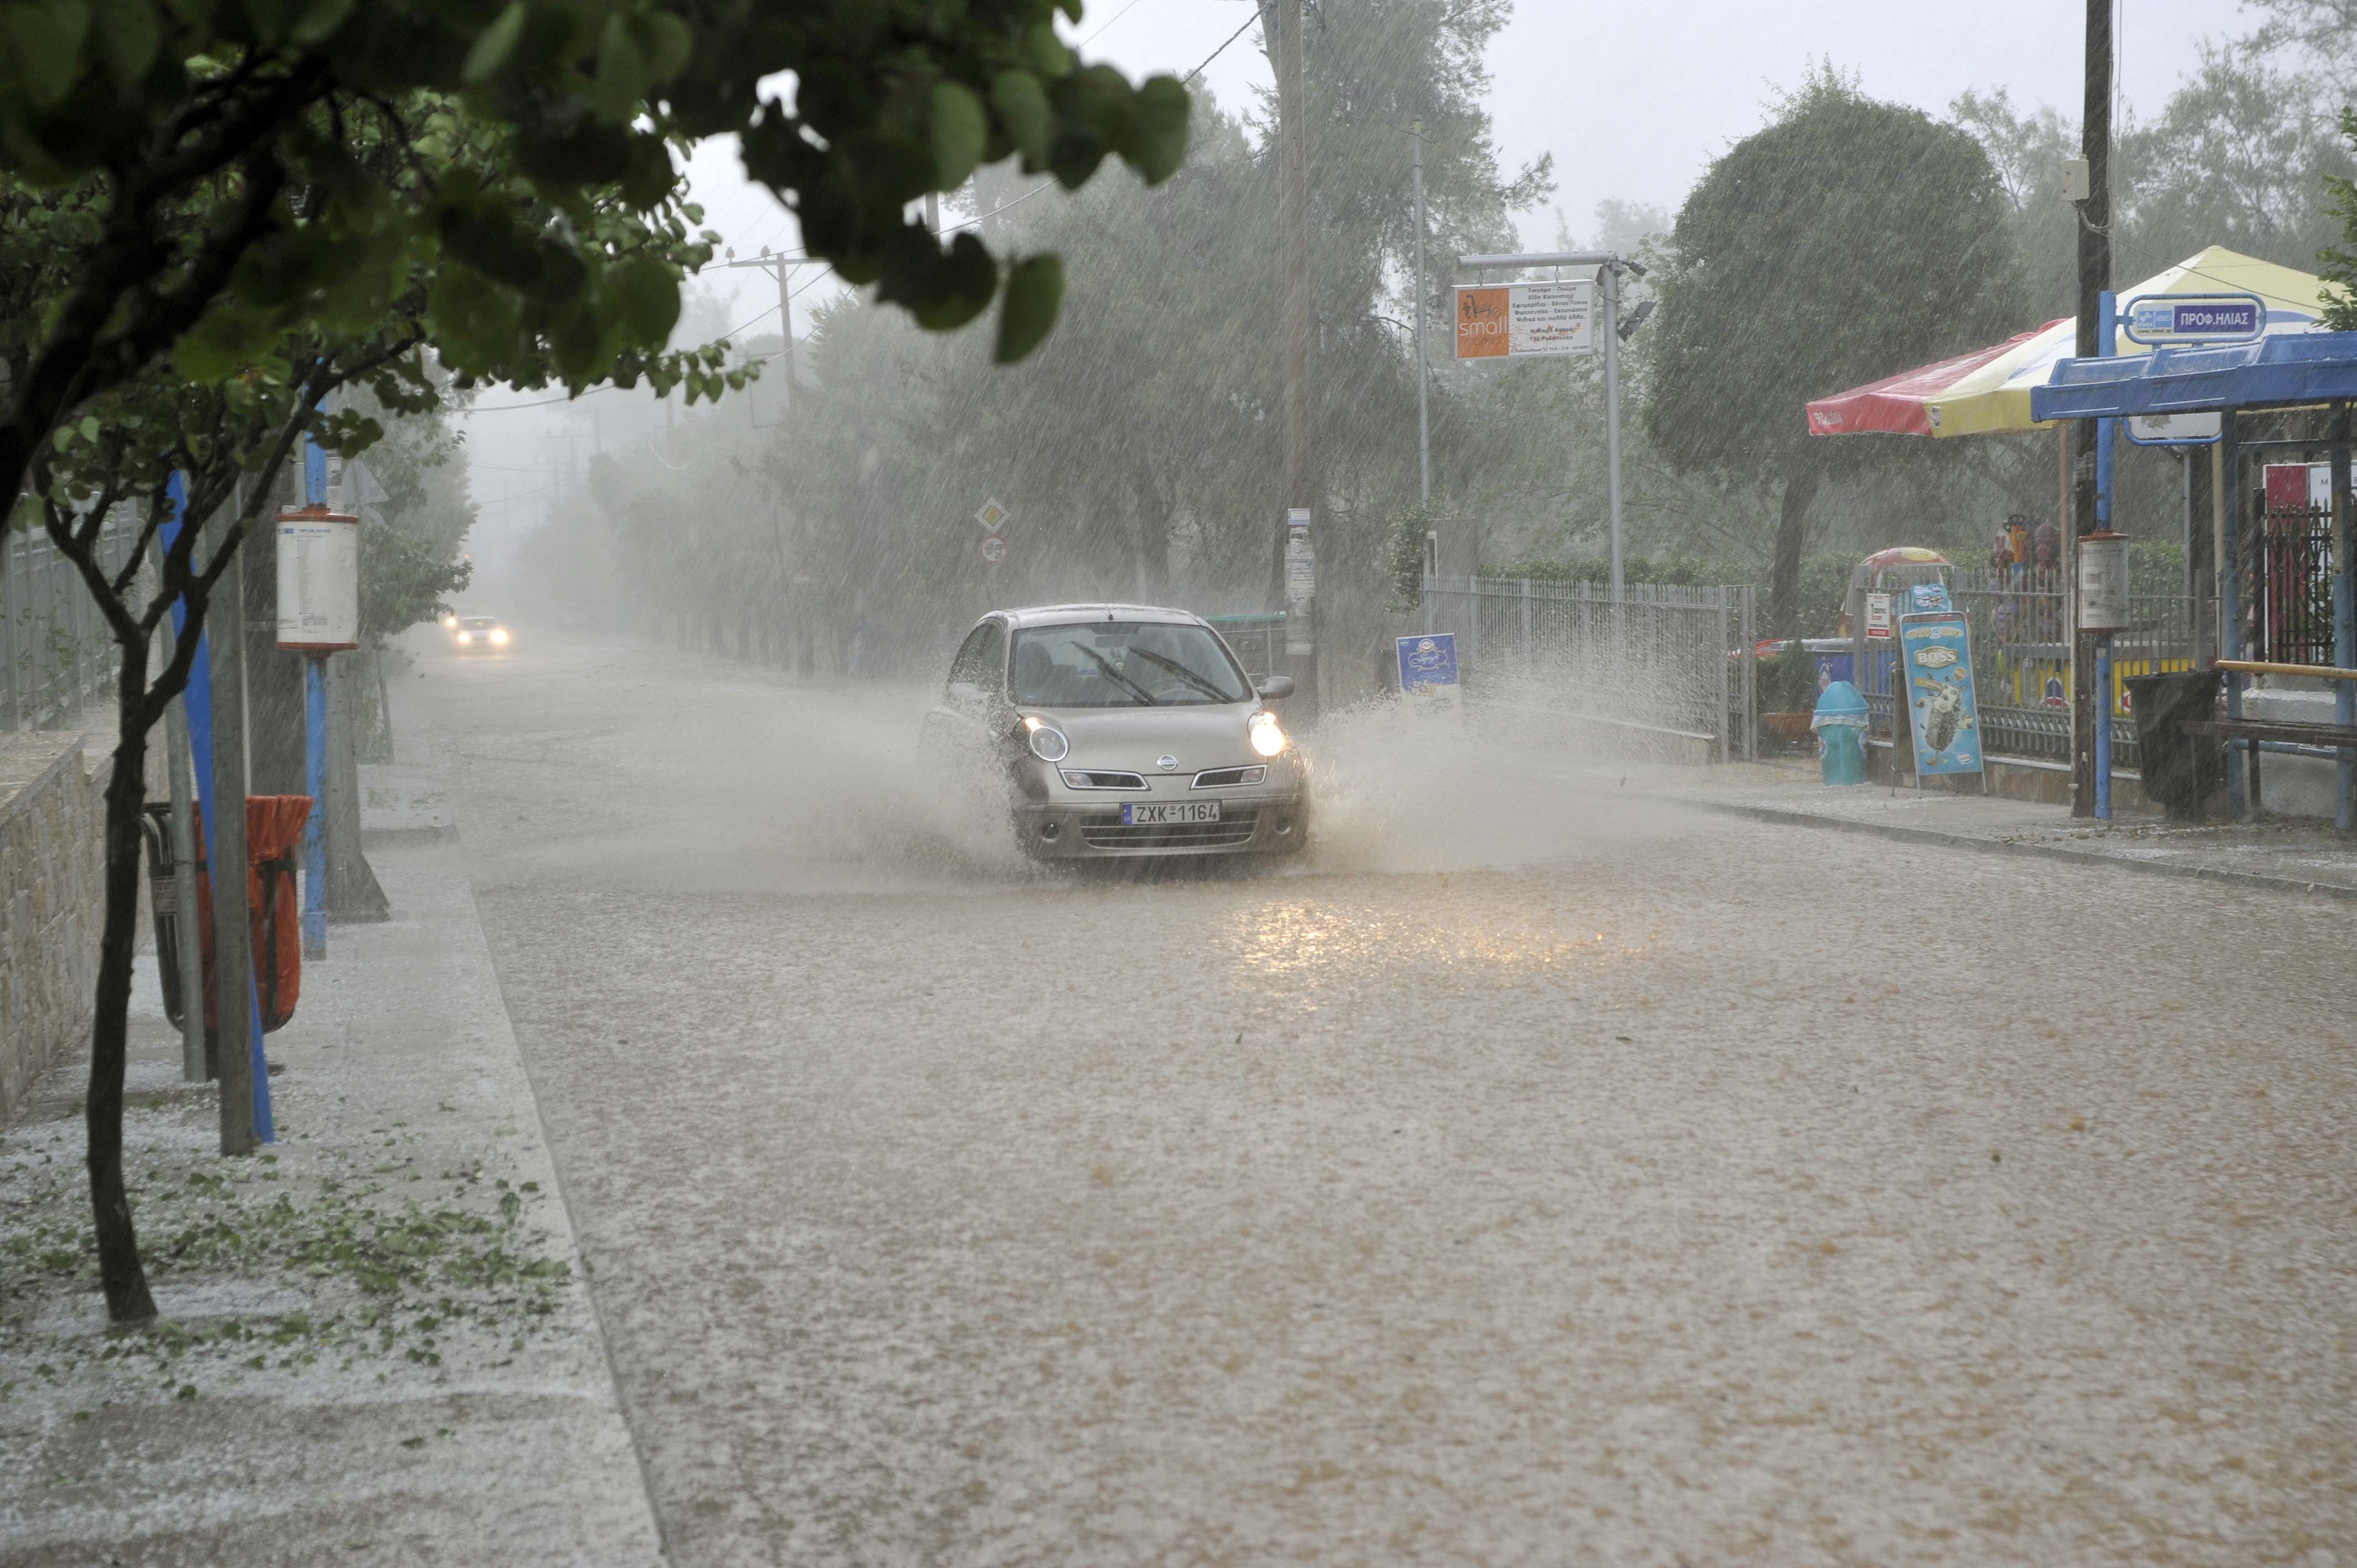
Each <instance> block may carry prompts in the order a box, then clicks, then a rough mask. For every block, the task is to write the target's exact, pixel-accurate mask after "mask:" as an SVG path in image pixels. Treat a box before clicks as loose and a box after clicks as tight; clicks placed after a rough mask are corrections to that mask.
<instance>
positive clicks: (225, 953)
mask: <svg viewBox="0 0 2357 1568" xmlns="http://www.w3.org/2000/svg"><path fill="white" fill-rule="evenodd" d="M244 500H245V487H244V486H243V485H240V486H239V487H238V491H237V499H236V500H235V501H233V502H231V516H230V517H229V518H228V519H227V520H226V521H224V522H222V523H220V524H218V525H215V526H211V527H208V529H207V530H206V532H209V533H210V534H212V536H213V549H214V551H215V552H219V551H221V550H226V549H230V548H231V547H232V546H233V544H234V541H233V540H232V539H231V537H229V536H230V535H231V534H233V533H234V532H236V530H237V529H238V527H239V525H240V523H241V521H242V518H243V514H244V510H245V508H244V504H243V503H244ZM206 619H207V621H208V623H209V624H208V627H207V630H206V639H207V640H208V641H209V642H210V645H211V649H210V651H211V663H212V671H211V675H212V692H211V698H212V754H213V755H212V775H213V777H212V785H213V812H212V818H211V820H210V822H208V823H207V824H206V825H207V826H209V827H210V828H211V829H212V833H211V838H212V848H211V852H210V854H207V855H206V856H205V864H206V867H207V869H208V870H209V871H210V874H211V875H210V880H211V885H212V895H213V1022H214V1027H213V1038H214V1041H215V1045H214V1050H213V1071H214V1075H215V1076H216V1077H217V1078H219V1079H220V1080H221V1153H222V1154H224V1155H245V1154H251V1153H253V1147H254V1144H256V1143H257V1142H258V1141H259V1140H258V1139H257V1137H256V1135H255V1134H256V1129H255V1126H254V1114H253V1109H254V1106H253V1100H254V1087H253V1058H254V1053H255V1051H256V1049H257V1047H259V1046H260V1044H261V1042H260V1040H258V1039H257V1038H256V1037H255V1036H254V1035H253V1015H254V1004H253V916H252V913H251V911H250V909H249V908H248V901H247V897H246V884H245V878H246V853H245V553H244V552H242V551H240V552H238V553H237V555H236V556H235V557H234V558H233V559H231V562H230V564H229V567H228V569H227V570H226V571H224V572H223V573H222V574H221V578H220V580H219V581H218V582H216V583H215V584H214V585H213V591H212V603H211V607H210V613H209V614H208V615H207V617H206ZM204 1004H205V999H204V997H203V995H202V994H199V995H197V996H194V997H191V998H189V999H188V1005H190V1006H193V1007H195V1008H197V1009H198V1010H199V1011H200V1012H201V1011H202V1010H203V1008H204Z"/></svg>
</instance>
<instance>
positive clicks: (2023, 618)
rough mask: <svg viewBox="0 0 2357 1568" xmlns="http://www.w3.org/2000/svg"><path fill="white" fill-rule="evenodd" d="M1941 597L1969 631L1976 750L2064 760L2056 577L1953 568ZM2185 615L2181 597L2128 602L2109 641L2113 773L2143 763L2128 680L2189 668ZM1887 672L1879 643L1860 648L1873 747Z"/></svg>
mask: <svg viewBox="0 0 2357 1568" xmlns="http://www.w3.org/2000/svg"><path fill="white" fill-rule="evenodd" d="M1949 591H1950V593H1951V595H1952V596H1953V599H1954V602H1955V606H1956V607H1957V608H1958V609H1960V610H1962V611H1963V612H1964V617H1965V619H1966V620H1967V621H1968V622H1969V623H1970V625H1971V627H1972V640H1973V689H1974V693H1975V696H1976V698H1977V699H1978V702H1979V705H1980V720H1981V736H1982V739H1981V744H1982V746H1983V747H1984V748H1985V749H1986V751H1987V752H1988V753H1989V755H1991V756H1992V757H2032V758H2037V759H2040V760H2044V761H2051V762H2068V761H2070V759H2071V637H2070V630H2069V625H2070V622H2069V615H2068V605H2067V604H2066V602H2065V594H2066V592H2067V586H2066V585H2065V583H2064V580H2063V575H2062V574H2061V572H2059V571H2047V572H2033V571H2026V570H2025V571H2007V570H2004V569H2001V568H1993V567H1960V568H1957V569H1956V570H1955V571H1954V572H1953V574H1952V577H1951V584H1950V590H1949ZM2194 615H2195V603H2194V601H2193V600H2192V599H2190V598H2188V597H2186V596H2184V595H2181V594H2134V595H2131V596H2129V599H2128V619H2129V622H2130V625H2129V627H2128V629H2127V630H2126V631H2123V632H2120V633H2118V634H2117V635H2115V637H2114V638H2113V639H2112V690H2111V693H2110V697H2111V701H2110V709H2111V725H2112V758H2113V765H2114V766H2115V767H2117V768H2139V767H2141V766H2142V764H2143V758H2142V755H2141V753H2140V752H2139V751H2138V749H2137V746H2136V718H2135V715H2134V714H2133V713H2131V712H2130V709H2129V703H2128V689H2127V680H2128V677H2129V676H2131V675H2151V674H2158V673H2160V672H2162V671H2169V670H2190V669H2192V668H2193V658H2194V637H2193V627H2194ZM1895 668H1896V659H1895V656H1894V655H1893V654H1892V652H1891V651H1890V645H1889V643H1887V642H1885V643H1878V644H1872V645H1869V649H1868V653H1867V671H1866V680H1865V681H1864V682H1862V685H1863V689H1864V691H1865V693H1866V700H1867V711H1868V713H1869V714H1870V715H1871V733H1872V734H1873V735H1874V736H1876V737H1877V738H1878V739H1883V740H1888V739H1889V738H1891V736H1893V734H1894V733H1895V725H1894V722H1893V721H1894V718H1895V714H1894V713H1893V711H1892V706H1891V696H1890V691H1891V680H1892V675H1893V673H1894V671H1895Z"/></svg>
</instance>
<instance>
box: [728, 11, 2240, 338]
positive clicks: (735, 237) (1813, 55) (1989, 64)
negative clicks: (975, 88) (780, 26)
mask: <svg viewBox="0 0 2357 1568" xmlns="http://www.w3.org/2000/svg"><path fill="white" fill-rule="evenodd" d="M2122 5H2123V14H2122V16H2121V25H2120V48H2119V61H2120V91H2121V96H2122V98H2123V99H2124V101H2125V104H2126V110H2127V112H2128V113H2130V114H2131V115H2140V116H2146V117H2149V116H2150V115H2152V114H2153V113H2158V110H2159V107H2160V105H2161V104H2162V102H2164V101H2165V100H2166V99H2167V98H2168V96H2169V92H2170V91H2171V90H2172V89H2174V88H2175V87H2176V86H2177V85H2178V83H2179V81H2181V80H2182V79H2183V78H2184V77H2185V75H2186V74H2187V73H2188V72H2189V71H2190V70H2192V69H2193V68H2194V67H2195V66H2196V65H2197V64H2198V62H2199V58H2200V48H2201V41H2202V40H2203V39H2204V38H2212V39H2215V38H2233V37H2237V36H2240V35H2241V34H2243V33H2245V32H2247V31H2248V30H2250V28H2251V27H2252V26H2253V25H2254V23H2253V20H2252V18H2251V17H2250V16H2248V15H2247V14H2245V13H2244V11H2243V9H2242V7H2241V6H2240V5H2238V4H2237V0H2122ZM1252 14H1253V13H1252V4H1251V0H1089V3H1088V9H1087V11H1086V13H1085V14H1084V16H1082V21H1081V24H1080V26H1079V27H1077V28H1074V29H1072V36H1075V37H1077V38H1080V39H1082V40H1084V41H1085V47H1084V53H1085V54H1087V55H1088V56H1089V57H1090V58H1092V59H1107V60H1110V61H1112V62H1113V63H1114V64H1115V65H1118V66H1120V67H1121V68H1122V69H1123V70H1125V71H1127V72H1128V73H1129V74H1130V75H1131V76H1132V77H1136V76H1142V75H1145V74H1146V73H1149V72H1153V71H1171V72H1174V73H1177V72H1184V71H1187V70H1192V69H1193V68H1194V67H1195V66H1197V65H1198V64H1200V63H1201V61H1202V60H1203V59H1204V57H1206V56H1207V55H1210V54H1211V52H1212V51H1213V50H1214V49H1216V48H1219V47H1220V44H1221V41H1222V39H1224V38H1227V37H1228V36H1229V35H1230V34H1232V33H1233V32H1234V31H1235V30H1236V28H1237V27H1239V26H1242V25H1243V24H1245V23H1246V22H1248V21H1249V20H1250V18H1251V16H1252ZM2084 16H2085V13H2084V10H2083V7H2082V6H2080V5H2077V4H2074V3H2073V0H1975V4H1973V5H1969V6H1957V7H1950V6H1934V5H1926V4H1924V3H1923V0H1656V3H1655V4H1652V5H1622V4H1614V5H1607V4H1597V3H1590V0H1521V4H1519V5H1517V6H1516V7H1515V11H1514V16H1513V19H1512V21H1511V22H1509V23H1508V24H1507V26H1506V27H1505V28H1504V30H1503V31H1501V33H1500V34H1499V35H1498V37H1497V38H1496V39H1495V40H1494V41H1493V42H1492V44H1491V48H1490V69H1491V78H1492V80H1491V101H1490V113H1491V117H1492V119H1493V121H1494V124H1495V127H1496V135H1497V142H1498V150H1499V154H1500V156H1501V162H1502V163H1504V164H1505V165H1506V166H1507V167H1508V169H1509V170H1510V171H1511V169H1512V168H1514V167H1517V166H1521V165H1522V164H1524V163H1527V162H1528V161H1530V160H1531V159H1534V158H1536V157H1538V156H1542V155H1544V154H1546V153H1553V154H1554V155H1555V175H1556V197H1555V203H1553V204H1551V206H1550V208H1548V209H1542V210H1540V211H1537V212H1534V213H1531V214H1527V215H1525V217H1524V218H1523V239H1524V240H1525V242H1529V243H1531V244H1534V245H1537V244H1548V243H1551V242H1553V240H1554V237H1555V214H1554V212H1553V210H1552V206H1554V205H1559V206H1560V207H1561V208H1562V209H1563V211H1564V213H1565V215H1566V219H1567V220H1568V221H1569V223H1570V226H1571V231H1572V233H1573V235H1574V236H1575V237H1576V238H1579V239H1581V240H1583V241H1585V240H1589V239H1592V238H1593V237H1594V236H1593V233H1592V229H1593V219H1592V214H1593V213H1594V211H1595V208H1596V204H1597V203H1598V201H1601V200H1604V199H1607V198H1618V199H1621V200H1630V201H1641V202H1647V203H1651V204H1652V205H1654V206H1658V207H1662V208H1665V209H1670V210H1673V211H1674V210H1675V209H1676V208H1677V205H1678V203H1679V202H1680V201H1681V200H1682V199H1684V196H1685V193H1686V191H1687V189H1688V188H1691V187H1692V186H1693V184H1694V182H1695V179H1696V178H1697V177H1699V176H1700V175H1701V173H1702V171H1703V170H1704V168H1705V167H1706V166H1708V164H1709V163H1710V160H1711V159H1712V158H1713V157H1715V156H1717V155H1718V154H1719V153H1721V152H1723V151H1725V150H1726V148H1727V146H1728V145H1729V144H1731V143H1733V142H1736V141H1738V140H1740V139H1741V138H1742V137H1743V136H1745V135H1747V134H1749V133H1750V132H1752V131H1754V130H1757V129H1758V128H1759V127H1760V123H1761V120H1762V118H1763V116H1764V114H1765V112H1766V105H1767V104H1768V102H1769V101H1770V97H1771V95H1772V94H1773V93H1774V91H1776V90H1777V89H1779V88H1788V87H1792V86H1793V85H1795V84H1797V83H1798V82H1799V81H1801V80H1802V79H1803V76H1805V75H1806V74H1807V71H1808V69H1809V63H1810V61H1811V60H1813V59H1818V58H1821V57H1822V58H1826V59H1831V60H1832V61H1833V62H1834V64H1835V66H1837V67H1839V68H1841V69H1842V70H1845V71H1854V72H1856V73H1857V76H1858V78H1859V80H1860V82H1861V84H1862V85H1863V87H1864V88H1865V90H1866V91H1867V92H1868V93H1870V94H1872V95H1873V96H1875V97H1878V98H1887V99H1893V100H1896V101H1898V102H1904V103H1912V104H1916V105H1918V106H1920V107H1921V108H1924V109H1927V110H1930V111H1931V112H1932V113H1945V112H1946V110H1947V107H1948V104H1949V102H1951V101H1952V100H1953V99H1954V97H1955V96H1956V95H1957V94H1958V93H1959V92H1962V91H1964V89H1966V88H1969V87H1978V88H1991V87H2000V86H2001V87H2007V88H2010V89H2011V90H2012V91H2013V95H2014V98H2015V101H2016V102H2018V103H2020V104H2022V105H2023V106H2024V107H2029V106H2034V105H2036V104H2040V103H2050V104H2053V105H2054V106H2056V107H2057V108H2060V109H2061V110H2062V111H2063V112H2064V113H2065V114H2067V115H2068V116H2069V117H2070V118H2071V119H2072V120H2074V121H2075V120H2076V119H2077V118H2078V110H2079V102H2080V95H2081V89H2080V81H2081V77H2082V71H2083V65H2084V52H2083V50H2084V34H2083V29H2084ZM1259 41H1260V31H1259V28H1258V27H1256V26H1253V27H1245V30H1244V33H1243V37H1242V38H1237V39H1236V40H1235V42H1234V43H1232V44H1231V45H1230V46H1229V47H1228V48H1227V49H1226V51H1225V52H1224V53H1222V55H1221V56H1220V57H1219V59H1217V60H1215V61H1213V63H1212V64H1211V69H1210V70H1207V71H1205V72H1204V80H1205V81H1207V82H1208V83H1209V84H1210V85H1211V89H1212V91H1215V92H1216V93H1218V95H1219V97H1220V100H1221V102H1223V103H1225V104H1228V105H1229V106H1231V107H1236V106H1241V105H1244V104H1247V103H1249V102H1251V95H1252V92H1253V90H1254V88H1255V87H1263V86H1265V85H1267V83H1268V81H1269V71H1268V62H1267V59H1266V58H1265V56H1264V55H1263V54H1262V53H1261V51H1260V48H1259V47H1258V46H1259ZM1402 156H1403V157H1405V152H1403V154H1402ZM1108 171H1109V174H1108V177H1122V176H1121V174H1120V171H1119V170H1118V168H1117V166H1108ZM692 172H693V176H694V182H695V185H696V188H697V193H698V196H699V198H700V199H702V200H703V201H704V202H705V206H706V208H707V210H708V220H709V221H710V222H711V224H712V226H713V227H714V228H716V229H718V230H719V231H721V232H722V233H724V234H726V236H727V237H728V239H729V241H730V242H732V243H734V244H735V245H736V246H737V250H738V252H739V253H740V254H742V253H750V252H755V251H758V250H759V249H760V248H761V246H762V245H764V244H770V245H777V246H780V247H783V246H786V245H790V244H794V243H796V241H795V238H794V230H793V224H792V220H791V218H790V217H788V216H787V215H786V214H785V213H783V212H782V211H780V209H779V208H778V206H777V203H776V202H775V201H774V200H772V199H770V196H769V195H768V194H767V193H766V192H764V191H761V190H759V189H757V188H750V187H748V186H747V184H746V183H745V180H744V178H743V177H742V175H741V174H739V173H738V172H737V167H736V161H735V153H734V151H733V148H727V147H722V146H717V145H716V146H712V147H709V148H707V149H706V150H705V152H704V153H703V154H702V155H701V156H699V157H698V158H697V159H696V161H695V163H694V166H693V171H692ZM1312 177H1313V178H1314V177H1315V175H1314V173H1313V176H1312ZM723 286H724V287H726V288H727V289H728V290H729V292H730V293H731V294H732V295H735V296H737V297H738V298H741V299H742V300H743V301H744V302H746V304H747V306H748V311H749V310H758V309H761V308H763V307H764V306H767V305H768V304H769V303H770V298H771V297H772V294H773V291H772V290H771V289H770V288H769V287H767V286H766V285H764V284H763V283H762V282H761V275H760V274H758V273H751V272H746V273H738V274H734V276H733V278H731V279H730V280H729V281H728V282H727V283H726V284H724V285H723ZM818 286H819V288H821V289H823V287H824V286H825V285H818ZM817 297H818V295H817V294H816V293H815V292H814V293H813V294H812V295H805V296H804V298H803V303H810V302H813V301H814V300H815V299H816V298H817ZM768 329H770V330H775V328H774V326H770V328H768Z"/></svg>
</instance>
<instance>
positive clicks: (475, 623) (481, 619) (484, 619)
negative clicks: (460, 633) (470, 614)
mask: <svg viewBox="0 0 2357 1568" xmlns="http://www.w3.org/2000/svg"><path fill="white" fill-rule="evenodd" d="M458 624H459V625H460V626H462V627H464V628H466V629H467V630H468V631H489V630H490V629H491V628H493V627H495V626H497V625H499V624H500V623H499V622H497V621H495V620H493V619H492V618H490V617H489V616H477V617H476V618H474V619H472V620H462V621H460V622H459V623H458Z"/></svg>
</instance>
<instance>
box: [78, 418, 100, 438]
mask: <svg viewBox="0 0 2357 1568" xmlns="http://www.w3.org/2000/svg"><path fill="white" fill-rule="evenodd" d="M98 430H99V425H98V415H96V414H94V413H85V414H83V415H82V416H81V438H82V439H83V440H84V441H89V442H92V443H95V442H96V441H97V440H98Z"/></svg>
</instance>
